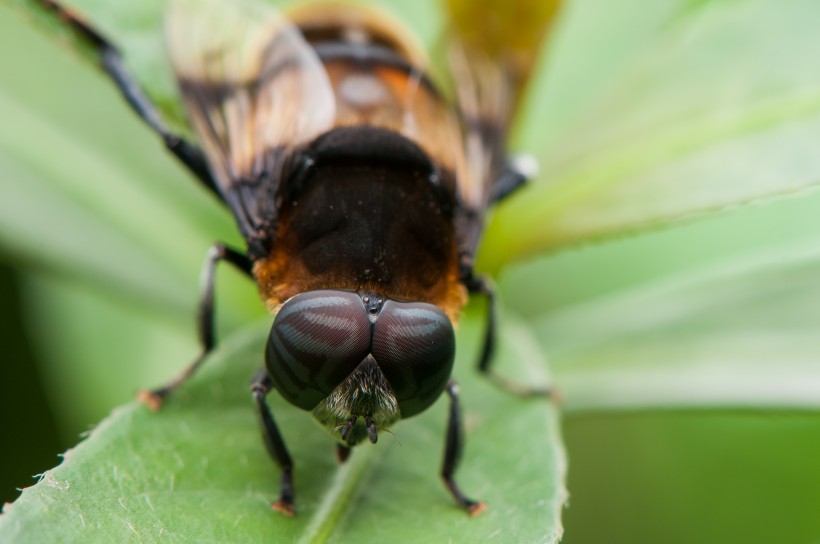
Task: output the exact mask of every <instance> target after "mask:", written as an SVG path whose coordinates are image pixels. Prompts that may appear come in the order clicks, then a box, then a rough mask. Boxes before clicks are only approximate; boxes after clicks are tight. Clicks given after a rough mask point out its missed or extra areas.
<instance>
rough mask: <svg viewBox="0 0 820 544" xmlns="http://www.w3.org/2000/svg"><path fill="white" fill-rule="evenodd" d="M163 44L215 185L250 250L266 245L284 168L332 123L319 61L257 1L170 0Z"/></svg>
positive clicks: (290, 27) (330, 98) (283, 21)
mask: <svg viewBox="0 0 820 544" xmlns="http://www.w3.org/2000/svg"><path fill="white" fill-rule="evenodd" d="M165 37H166V42H167V47H168V53H169V56H170V60H171V65H172V67H173V70H174V74H175V75H176V78H177V81H178V84H179V88H180V91H181V93H182V98H183V101H184V103H185V106H186V109H187V112H188V116H189V118H190V121H191V123H192V125H193V127H194V129H195V131H196V133H197V136H198V137H199V139H200V142H201V144H202V147H203V149H204V152H205V155H206V158H207V160H208V163H209V166H210V169H211V171H212V174H213V176H214V178H215V180H216V183H217V186H218V188H219V190H220V192H221V193H222V196H223V197H224V199H225V201H226V202H227V203H228V206H229V207H230V208H231V210H232V212H233V213H234V216H235V217H236V220H237V222H238V224H239V227H240V230H241V232H242V234H243V235H244V236H245V238H246V239H247V240H248V241H249V243H251V242H252V241H253V242H259V241H264V239H265V237H267V236H269V235H270V226H271V225H272V223H273V221H274V220H275V218H276V202H275V197H276V193H277V189H278V186H279V183H280V182H281V177H282V174H283V169H284V166H285V161H286V160H287V159H288V157H290V156H291V154H292V152H293V150H294V149H297V148H298V147H299V146H300V145H302V144H305V143H306V142H309V141H311V140H313V139H314V138H315V137H316V136H318V135H319V134H321V133H322V132H324V131H326V130H327V129H329V128H330V127H332V125H333V119H334V115H335V101H334V95H333V90H332V89H331V85H330V82H329V80H328V77H327V74H326V73H325V70H324V68H323V66H322V63H321V62H320V61H319V59H318V58H317V56H316V54H315V52H314V51H313V49H312V48H311V47H310V46H309V45H308V44H307V43H306V42H305V40H304V38H303V37H302V35H301V34H300V32H299V31H298V30H297V29H296V28H295V27H294V26H293V25H292V24H290V23H289V22H288V21H287V20H286V19H285V18H284V17H283V16H282V15H280V14H279V12H277V11H276V10H274V9H273V8H272V7H271V6H269V5H267V4H264V3H261V2H254V1H252V0H230V1H218V0H172V2H171V4H170V7H169V10H168V13H167V16H166V25H165Z"/></svg>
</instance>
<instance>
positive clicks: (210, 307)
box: [139, 244, 252, 410]
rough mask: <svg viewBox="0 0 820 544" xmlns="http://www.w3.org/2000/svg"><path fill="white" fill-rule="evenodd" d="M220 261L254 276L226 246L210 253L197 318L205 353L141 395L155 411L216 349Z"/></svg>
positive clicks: (216, 246)
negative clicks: (215, 315) (215, 325)
mask: <svg viewBox="0 0 820 544" xmlns="http://www.w3.org/2000/svg"><path fill="white" fill-rule="evenodd" d="M220 261H227V262H229V263H231V264H232V265H234V266H235V267H236V268H238V269H239V270H241V271H242V272H244V273H245V274H247V275H249V276H250V275H251V267H252V264H251V261H250V260H249V259H248V258H247V257H246V256H245V255H244V254H243V253H240V252H239V251H236V250H235V249H231V248H229V247H226V246H225V245H223V244H214V245H213V246H212V247H211V249H210V251H208V259H207V260H206V262H205V268H203V270H202V278H201V285H202V298H201V299H200V301H199V313H198V315H197V325H198V330H199V342H200V345H201V346H202V351H201V352H200V353H199V355H198V356H197V357H196V359H194V360H193V362H192V363H191V364H189V365H188V366H187V367H186V368H185V370H183V371H182V372H181V373H180V374H179V375H178V376H177V377H176V378H174V379H173V380H171V381H170V382H168V383H167V384H165V385H164V386H162V387H159V388H157V389H153V390H151V391H142V392H140V394H139V400H140V401H142V402H143V403H144V404H146V405H148V406H149V407H150V408H151V409H152V410H158V409H159V408H160V407H161V406H162V402H163V401H164V400H165V398H166V397H167V396H168V395H170V394H171V393H173V391H174V390H175V389H176V388H177V387H179V386H180V385H182V384H183V383H184V382H185V380H187V379H188V378H189V377H191V375H192V374H193V373H194V372H196V369H197V368H199V366H200V365H201V364H202V362H203V361H204V360H205V358H206V357H207V355H208V354H209V353H210V352H211V350H212V349H213V348H214V344H215V340H214V283H215V281H214V280H215V278H216V265H217V264H219V262H220Z"/></svg>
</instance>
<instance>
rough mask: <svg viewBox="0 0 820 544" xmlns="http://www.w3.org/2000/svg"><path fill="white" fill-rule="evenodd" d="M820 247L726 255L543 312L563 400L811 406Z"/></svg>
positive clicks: (819, 317) (542, 330)
mask: <svg viewBox="0 0 820 544" xmlns="http://www.w3.org/2000/svg"><path fill="white" fill-rule="evenodd" d="M818 275H820V248H818V245H817V244H816V243H811V244H800V245H795V246H794V247H785V248H780V249H779V250H770V251H766V252H763V253H762V254H760V255H756V256H748V257H747V258H746V259H745V260H740V259H735V260H733V261H732V262H731V263H730V264H724V265H722V266H715V267H712V268H711V269H709V270H705V271H702V272H701V273H700V274H697V275H696V274H691V273H690V274H687V275H686V276H685V277H681V278H677V279H673V280H667V281H664V282H660V283H659V284H658V285H647V286H644V287H642V288H638V289H634V290H633V291H631V292H624V293H619V294H616V295H612V296H609V297H602V298H600V299H597V300H593V301H590V302H588V303H586V304H578V305H574V306H572V307H568V308H566V309H564V310H559V311H556V312H553V313H551V314H550V315H547V316H544V317H543V318H542V319H540V320H539V321H537V323H536V325H535V326H536V329H537V330H538V331H539V334H538V339H539V341H540V342H541V343H542V345H543V346H544V349H549V353H550V355H551V363H552V366H553V368H554V370H555V372H556V378H557V383H558V387H559V388H560V389H561V390H562V391H563V392H564V394H565V395H566V399H567V401H566V404H565V408H566V409H567V410H569V411H577V410H604V409H605V410H613V409H629V410H634V409H646V408H658V407H661V408H681V407H698V408H703V407H720V408H742V407H749V408H777V409H816V408H817V407H818V406H820V404H818V402H819V401H820V397H819V396H818V394H817V391H818V387H819V386H820V375H818V368H820V367H818V364H817V363H818V360H817V354H818V353H820V336H818V334H817V330H816V328H817V323H818V322H820V310H818V307H817V305H816V304H815V301H816V300H817V297H818V296H820V286H818V283H817V277H818Z"/></svg>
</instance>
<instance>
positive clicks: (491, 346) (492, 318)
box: [465, 276, 551, 397]
mask: <svg viewBox="0 0 820 544" xmlns="http://www.w3.org/2000/svg"><path fill="white" fill-rule="evenodd" d="M465 284H466V286H467V289H468V290H469V291H470V292H471V293H479V294H482V295H484V296H485V297H486V298H487V325H486V329H485V331H484V345H483V346H482V348H481V355H480V357H479V359H478V370H479V372H481V373H482V374H484V375H485V376H487V378H489V379H490V380H491V381H492V382H493V383H495V384H496V385H497V386H499V387H501V388H502V389H504V390H506V391H508V392H510V393H513V394H514V395H518V396H520V397H547V396H550V394H551V391H550V389H548V388H544V387H531V386H528V385H524V384H521V383H517V382H514V381H511V380H508V379H507V378H505V377H503V376H499V375H498V374H496V373H495V372H493V369H492V368H491V363H492V360H493V353H494V352H495V339H496V335H497V325H496V314H497V309H496V303H495V289H494V288H493V285H492V283H491V282H490V280H489V279H487V278H485V277H481V276H478V277H476V276H473V277H471V278H470V279H469V281H467V282H465Z"/></svg>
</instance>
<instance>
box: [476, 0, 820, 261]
mask: <svg viewBox="0 0 820 544" xmlns="http://www.w3.org/2000/svg"><path fill="white" fill-rule="evenodd" d="M815 9H816V5H815V4H814V3H813V2H812V1H811V0H789V1H787V2H775V1H772V0H753V1H748V2H688V1H683V0H681V1H675V0H672V1H669V2H652V1H649V0H647V1H639V2H633V3H630V4H629V9H625V6H623V5H621V4H619V3H609V4H606V5H605V6H602V5H601V4H600V3H599V2H585V1H583V0H579V1H577V2H575V3H571V4H570V5H569V6H568V8H567V11H566V13H565V19H564V21H563V26H562V27H560V31H559V33H558V35H557V36H556V39H555V41H554V42H553V44H552V50H551V54H550V55H549V56H548V58H547V59H546V62H545V64H546V65H545V70H544V73H543V75H542V79H541V80H540V81H539V82H538V84H536V86H535V87H534V88H533V89H532V95H531V97H532V100H531V103H530V104H529V106H530V108H529V109H527V112H528V114H527V115H526V116H525V117H524V118H522V129H521V138H520V139H521V141H522V142H523V145H522V147H524V148H525V149H527V150H529V151H531V152H533V153H535V155H536V156H537V157H539V158H540V159H541V162H542V171H541V175H540V179H539V182H538V183H534V184H533V186H532V188H531V189H530V190H527V191H522V192H521V194H519V195H516V196H515V197H513V198H511V199H510V202H509V203H508V204H506V205H504V206H502V207H501V209H500V210H499V212H498V213H497V214H496V216H495V217H494V219H493V221H492V223H491V225H490V226H489V228H488V230H487V237H486V240H485V243H484V245H483V246H482V252H481V263H482V266H484V267H486V268H487V269H489V270H498V269H499V268H500V267H501V266H502V265H504V264H505V263H509V262H511V261H513V260H517V259H521V258H524V257H528V256H532V255H536V254H539V253H543V252H545V251H550V250H554V249H556V248H562V247H566V246H571V245H578V244H581V243H584V242H588V241H590V240H594V239H599V238H602V237H611V236H614V235H617V234H624V233H628V232H634V231H637V230H641V229H647V228H657V227H659V226H661V225H663V224H667V223H670V222H676V221H681V220H685V219H690V218H692V217H695V216H697V215H699V214H703V213H707V212H715V211H720V210H726V209H729V208H731V207H733V206H737V205H739V204H745V203H748V202H754V201H758V200H760V199H763V198H770V197H773V196H779V195H783V194H790V193H795V192H797V191H800V190H803V189H806V188H808V187H814V186H815V185H817V184H818V182H820V154H818V153H816V150H815V148H814V146H813V144H812V142H814V141H816V140H817V139H818V138H820V72H818V71H817V70H811V69H807V68H806V65H805V60H804V58H803V57H802V56H801V55H799V54H796V53H795V52H797V51H816V50H818V49H820V34H818V33H817V32H816V31H815V25H814V24H813V21H812V18H811V17H809V16H807V14H808V13H813V12H814V10H815ZM591 11H594V16H593V15H592V13H591ZM607 62H610V63H612V64H614V65H615V69H616V71H614V70H613V69H612V66H605V64H606V63H607ZM598 69H603V75H589V74H587V73H584V70H598ZM579 72H580V74H579ZM604 77H606V79H604ZM582 85H586V87H582ZM573 93H576V94H577V95H578V96H571V95H572V94H573ZM565 108H567V109H568V110H569V111H568V112H567V111H563V110H564V109H565Z"/></svg>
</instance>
